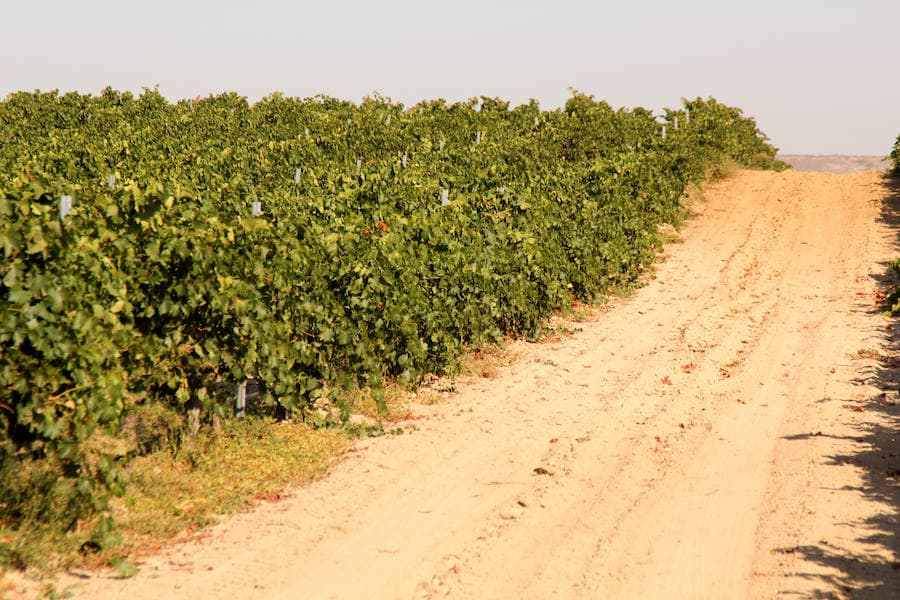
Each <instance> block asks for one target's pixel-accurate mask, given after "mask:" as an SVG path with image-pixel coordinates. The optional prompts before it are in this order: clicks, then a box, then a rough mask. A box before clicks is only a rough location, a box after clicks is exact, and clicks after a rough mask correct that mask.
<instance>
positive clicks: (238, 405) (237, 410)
mask: <svg viewBox="0 0 900 600" xmlns="http://www.w3.org/2000/svg"><path fill="white" fill-rule="evenodd" d="M246 411H247V382H246V381H245V382H244V383H241V384H238V386H237V396H236V397H235V399H234V416H236V417H237V418H238V419H241V418H243V416H244V414H245V413H246Z"/></svg>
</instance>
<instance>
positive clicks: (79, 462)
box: [0, 89, 775, 520]
mask: <svg viewBox="0 0 900 600" xmlns="http://www.w3.org/2000/svg"><path fill="white" fill-rule="evenodd" d="M664 120H665V122H664V123H663V122H660V121H658V120H657V119H656V118H654V116H653V115H652V114H651V113H650V112H649V111H646V110H644V109H640V108H638V109H634V110H624V109H620V110H614V109H613V108H611V107H610V106H609V105H607V104H606V103H604V102H598V101H595V100H594V99H593V98H591V97H588V96H584V95H578V94H576V95H573V97H572V98H571V99H570V100H569V101H568V102H567V103H566V105H565V107H563V108H562V109H559V110H550V111H546V110H541V109H540V108H539V107H538V105H537V104H536V103H534V102H532V103H530V104H526V105H523V106H518V107H514V108H513V107H510V105H509V104H508V103H506V102H504V101H501V100H498V99H491V98H481V99H477V100H476V99H473V100H472V101H469V102H466V103H455V104H448V103H446V102H444V101H440V100H439V101H430V102H422V103H420V104H418V105H416V106H413V107H410V108H406V107H404V106H402V105H399V104H395V103H392V102H390V101H388V100H386V99H383V98H380V97H375V98H369V99H366V100H365V101H364V102H362V103H361V104H359V105H356V104H353V103H350V102H343V101H339V100H336V99H333V98H327V97H316V98H312V99H307V100H299V99H294V98H286V97H283V96H280V95H277V94H276V95H272V96H269V97H267V98H265V99H263V100H262V101H260V102H258V103H256V104H254V105H250V104H248V103H247V102H246V100H245V99H243V98H241V97H239V96H236V95H234V94H225V95H220V96H215V97H209V98H206V99H203V100H199V101H194V102H191V101H181V102H178V103H176V104H171V103H169V102H168V101H167V100H165V99H164V98H163V97H162V96H160V95H159V94H158V93H156V92H155V91H145V93H144V94H142V95H141V96H139V97H134V96H132V95H131V94H129V93H120V92H116V91H114V90H111V89H107V90H105V91H104V92H103V93H102V94H101V95H100V96H98V97H91V96H82V95H77V94H65V95H59V94H57V93H56V92H50V93H40V92H37V93H17V94H13V95H11V96H9V97H8V98H7V99H6V100H5V101H4V102H3V103H2V104H0V220H2V224H3V227H2V230H0V251H2V256H3V261H2V267H0V269H2V271H0V280H2V283H0V348H2V350H0V394H2V396H0V452H2V453H3V456H2V459H3V461H4V462H5V463H9V461H13V462H15V461H17V460H21V459H23V458H27V457H31V458H41V457H46V458H52V459H53V460H60V461H62V462H63V463H64V469H63V470H64V472H65V473H66V474H67V477H69V478H70V479H71V481H73V482H75V484H76V487H77V489H78V490H79V493H80V494H81V495H82V496H83V497H84V498H90V499H92V502H93V504H92V506H93V507H94V509H96V510H103V509H104V507H105V501H104V498H105V497H107V496H108V494H109V493H118V492H119V491H121V490H120V487H121V485H120V484H121V479H120V477H119V471H118V467H119V466H120V465H121V464H122V462H123V461H124V460H127V457H128V452H127V451H122V450H115V449H114V444H113V445H110V444H107V446H108V447H107V446H104V447H103V448H101V450H100V451H97V440H98V439H107V438H109V437H110V436H111V437H112V438H113V439H114V437H115V436H116V435H117V433H118V432H119V430H120V428H121V425H122V421H123V418H124V416H125V415H127V414H128V412H129V410H130V409H131V408H132V407H133V406H134V405H136V404H140V403H167V404H170V405H173V406H185V405H192V406H197V405H200V406H202V407H203V408H204V410H206V411H216V412H219V413H221V414H224V413H225V412H227V411H228V410H229V409H230V406H231V402H232V399H231V398H230V396H228V395H225V394H221V393H219V392H217V390H221V389H222V385H221V384H222V383H223V382H237V381H241V380H243V379H244V378H245V377H247V375H248V374H252V376H254V377H255V378H256V379H257V381H259V382H260V384H261V386H262V391H263V397H264V401H265V402H267V403H268V404H269V405H271V406H276V405H277V406H280V407H282V408H283V409H286V410H288V411H294V412H297V413H298V414H303V413H304V411H305V410H306V409H308V408H309V407H310V406H311V405H312V403H313V402H315V401H316V400H317V399H318V398H321V397H323V396H329V395H330V396H332V397H334V396H335V395H336V394H337V392H338V391H339V390H340V389H343V388H347V387H352V386H358V385H370V386H373V387H374V388H375V389H378V387H379V385H380V382H381V381H382V378H384V377H386V376H387V377H392V378H397V379H399V380H400V381H403V382H406V383H410V384H415V383H416V382H417V381H419V380H420V379H421V378H422V377H423V375H425V374H426V373H429V372H437V373H440V372H445V371H448V370H452V369H453V368H454V364H455V361H456V359H457V357H458V356H459V355H460V353H461V352H462V351H463V350H464V349H465V348H467V347H477V346H478V345H479V344H483V343H485V342H486V341H493V340H497V339H499V338H500V336H502V335H503V334H515V335H531V334H533V333H534V332H536V331H537V330H538V328H539V327H540V324H541V322H542V319H544V318H545V317H546V316H547V315H548V314H549V313H551V312H552V311H555V310H558V309H560V308H561V307H564V306H566V305H567V304H568V303H570V302H571V301H572V300H573V299H579V300H586V301H590V300H592V299H594V298H596V297H597V296H599V295H601V294H603V293H604V292H605V291H607V290H609V289H610V287H611V286H615V285H620V284H626V283H628V282H632V281H634V280H635V279H636V278H637V277H639V276H640V274H641V272H642V270H643V269H645V268H646V267H647V266H648V265H649V264H650V263H651V262H652V260H653V257H654V252H653V249H654V245H655V244H657V243H658V239H657V226H658V225H659V224H660V223H663V222H674V221H677V220H678V219H679V218H680V215H681V207H680V204H679V202H680V199H681V197H682V195H683V192H684V189H685V186H686V185H688V184H690V183H697V182H699V181H701V179H702V178H703V176H704V173H705V172H706V171H707V169H708V168H710V166H711V165H714V164H716V163H719V162H721V161H723V160H724V159H726V158H732V159H734V160H736V161H738V162H740V163H742V164H744V165H747V166H752V167H770V166H773V165H775V163H774V154H775V149H774V148H773V147H772V146H771V145H769V144H768V142H767V140H766V138H765V136H763V135H762V134H761V133H760V132H759V131H758V129H757V127H756V124H755V123H754V121H753V120H752V119H750V118H748V117H745V116H743V115H742V113H741V111H740V110H738V109H735V108H732V107H728V106H724V105H722V104H719V103H718V102H716V101H715V100H713V99H708V100H702V99H699V98H698V99H696V100H691V101H686V102H684V105H683V106H682V107H681V108H679V109H675V110H668V111H666V115H665V119H664ZM64 195H65V196H70V197H71V198H72V210H71V214H68V215H65V216H61V213H60V197H61V196H64ZM255 202H258V203H259V206H260V208H261V212H260V214H259V215H258V216H254V214H253V205H254V203H255ZM104 436H105V437H104ZM3 502H7V504H6V505H5V508H4V506H0V514H6V515H7V517H6V519H7V520H9V519H10V517H9V515H10V514H13V513H14V512H15V511H14V507H13V504H11V502H12V501H4V500H0V504H3Z"/></svg>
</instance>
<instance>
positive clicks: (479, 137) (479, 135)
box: [475, 131, 481, 144]
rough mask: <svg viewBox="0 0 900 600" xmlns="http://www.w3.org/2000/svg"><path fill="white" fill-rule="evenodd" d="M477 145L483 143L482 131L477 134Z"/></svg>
mask: <svg viewBox="0 0 900 600" xmlns="http://www.w3.org/2000/svg"><path fill="white" fill-rule="evenodd" d="M475 143H476V144H480V143H481V132H480V131H479V132H478V133H476V134H475Z"/></svg>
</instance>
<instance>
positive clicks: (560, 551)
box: [60, 172, 900, 600]
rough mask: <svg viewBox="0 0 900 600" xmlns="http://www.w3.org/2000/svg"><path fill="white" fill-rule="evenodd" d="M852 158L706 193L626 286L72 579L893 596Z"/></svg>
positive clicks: (896, 534)
mask: <svg viewBox="0 0 900 600" xmlns="http://www.w3.org/2000/svg"><path fill="white" fill-rule="evenodd" d="M886 185H887V184H885V183H884V182H882V180H881V178H880V176H879V175H877V174H875V173H862V174H848V175H832V174H823V173H801V172H786V173H782V174H775V173H771V172H740V173H739V174H738V175H737V176H736V177H734V178H733V179H731V180H728V181H725V182H721V183H719V184H716V185H713V186H711V187H709V188H708V189H707V191H706V200H705V201H704V202H702V203H701V204H700V205H699V206H698V207H697V210H698V212H699V215H698V216H697V218H695V219H694V220H693V221H691V223H690V224H689V225H688V226H687V227H686V228H685V230H684V232H683V237H684V238H685V241H684V243H681V244H673V245H671V246H670V247H668V249H667V252H668V253H669V256H668V258H667V260H665V261H664V262H663V263H662V264H661V265H660V266H659V268H658V271H657V273H656V276H655V277H654V278H653V279H652V280H651V281H650V282H649V284H648V285H647V286H646V287H644V288H642V289H641V290H639V291H638V292H637V293H636V294H635V295H634V296H633V297H631V298H629V299H627V300H619V301H616V302H614V303H613V304H612V305H611V306H609V307H607V308H606V309H604V310H602V311H600V314H598V315H596V316H595V317H594V318H592V319H589V320H588V321H586V322H582V323H579V324H578V325H577V327H578V328H579V329H580V331H577V332H576V333H575V334H574V335H571V336H565V337H564V338H562V339H561V340H559V341H556V342H546V343H541V344H525V343H521V344H516V345H515V348H514V349H515V351H516V352H518V354H519V359H518V361H517V362H516V363H515V364H513V365H512V366H510V367H505V368H502V369H501V370H500V372H499V373H498V375H497V376H496V377H494V378H492V379H477V380H471V381H466V382H461V383H460V385H459V388H458V393H455V394H452V395H450V397H448V398H447V399H446V400H445V401H444V402H441V403H439V404H437V405H434V406H423V407H417V408H416V412H417V413H418V416H420V417H421V418H418V419H415V420H411V421H410V422H408V423H404V424H401V426H402V427H405V428H407V429H408V430H409V429H413V428H414V429H415V431H413V432H412V433H411V434H410V435H402V436H385V437H382V438H379V439H375V440H368V441H364V442H360V443H359V444H358V445H357V446H356V447H355V449H354V451H353V452H351V453H350V454H349V455H348V456H347V457H346V459H345V460H343V461H342V462H341V464H340V465H339V466H338V467H337V468H336V469H335V471H334V472H333V473H332V474H331V475H330V476H329V477H327V478H326V479H323V480H321V481H319V482H316V483H314V484H312V485H310V486H308V487H306V488H303V489H300V490H297V491H296V492H295V493H293V494H292V495H291V496H290V497H288V498H286V499H284V500H282V501H280V502H277V503H272V504H264V505H261V506H260V507H259V508H258V509H257V510H256V511H254V512H253V513H249V514H245V515H240V516H237V517H235V518H233V519H230V520H228V521H227V522H224V523H222V524H220V525H218V526H216V527H214V528H212V529H211V530H210V532H209V535H208V536H207V537H205V538H204V539H202V540H199V541H196V542H193V543H190V544H187V545H181V546H178V547H175V548H172V549H170V550H168V551H166V552H165V553H164V554H163V555H161V556H158V557H155V558H152V559H150V560H148V561H146V562H145V563H144V564H143V565H142V570H141V573H140V574H139V575H138V576H137V577H135V578H133V579H130V580H125V581H119V580H114V579H111V578H105V577H98V576H95V577H92V578H87V579H83V580H78V579H71V580H65V581H62V582H60V583H61V586H63V587H64V586H66V585H68V584H70V583H76V584H77V588H76V589H75V592H76V593H75V597H76V598H97V599H102V598H128V599H130V600H140V599H145V598H146V599H153V600H157V599H158V598H229V599H230V598H257V597H258V598H272V599H300V598H304V599H319V598H321V599H327V598H336V599H350V598H366V599H393V598H444V597H448V598H486V599H491V598H497V599H500V598H535V599H540V598H629V599H630V598H635V599H640V598H654V599H655V598H684V599H687V598H691V599H699V598H716V599H723V598H872V599H887V598H900V562H898V561H900V521H898V506H900V458H898V456H897V455H898V454H900V443H898V440H897V439H896V438H897V433H898V431H900V408H898V404H897V391H896V390H897V384H896V383H895V381H894V379H900V376H896V374H895V373H894V370H893V368H894V367H896V366H897V365H896V364H895V363H894V362H893V361H892V359H891V357H892V356H893V354H892V353H893V352H894V347H893V341H892V340H893V333H894V332H893V330H892V329H890V321H888V320H887V319H885V318H884V317H882V316H880V315H879V314H878V313H877V311H876V310H875V300H874V293H875V291H876V290H877V289H878V288H879V286H880V285H882V284H883V281H882V278H883V276H884V274H885V273H886V261H888V260H890V259H892V258H893V257H894V256H895V255H900V247H898V244H897V231H898V229H897V228H898V225H897V221H898V217H897V215H898V214H900V200H898V195H897V192H896V190H891V189H889V188H888V187H886Z"/></svg>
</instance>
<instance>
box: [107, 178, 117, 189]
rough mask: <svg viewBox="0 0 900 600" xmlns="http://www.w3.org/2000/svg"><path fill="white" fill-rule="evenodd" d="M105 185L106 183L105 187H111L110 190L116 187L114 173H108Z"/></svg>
mask: <svg viewBox="0 0 900 600" xmlns="http://www.w3.org/2000/svg"><path fill="white" fill-rule="evenodd" d="M106 185H107V187H109V189H111V190H114V189H116V176H115V175H110V176H109V177H107V178H106Z"/></svg>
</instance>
